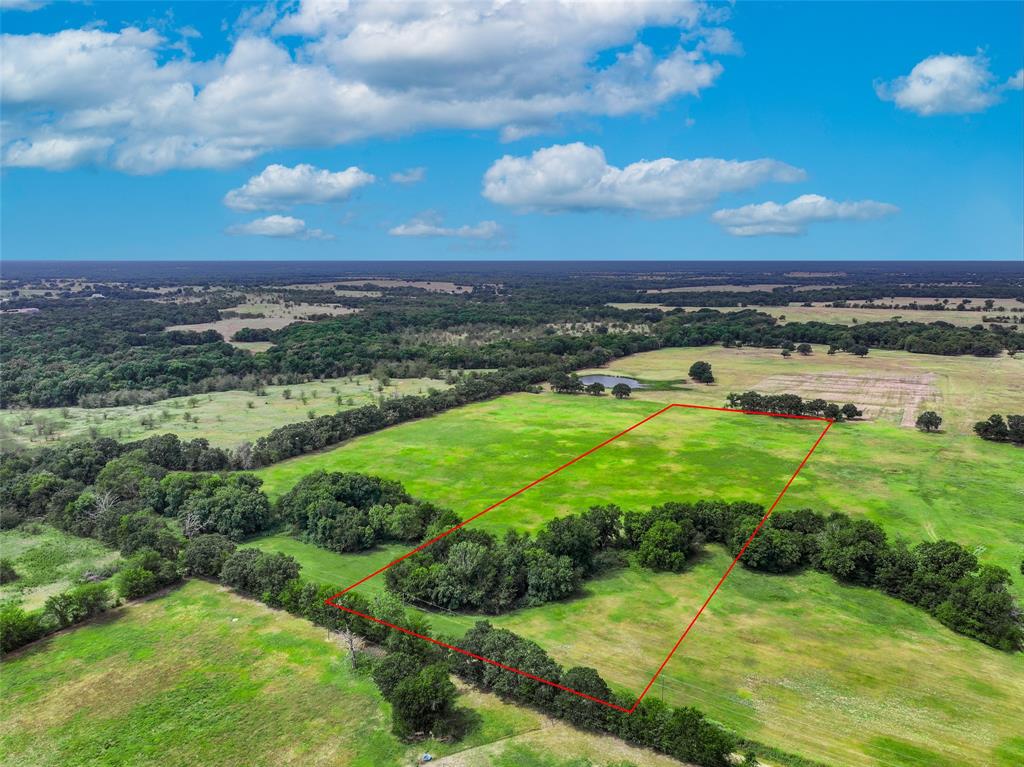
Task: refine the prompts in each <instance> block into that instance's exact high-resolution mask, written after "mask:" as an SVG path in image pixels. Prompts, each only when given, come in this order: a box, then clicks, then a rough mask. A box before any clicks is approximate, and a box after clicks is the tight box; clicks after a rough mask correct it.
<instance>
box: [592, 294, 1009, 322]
mask: <svg viewBox="0 0 1024 767" xmlns="http://www.w3.org/2000/svg"><path fill="white" fill-rule="evenodd" d="M916 300H917V301H918V302H920V303H926V300H925V299H920V298H919V299H916ZM1000 301H1001V302H1002V305H1005V306H1006V307H1007V308H1010V307H1011V306H1016V305H1017V304H1016V302H1015V301H1013V300H1012V299H1000ZM608 305H609V306H614V307H615V308H617V309H661V310H662V311H666V312H670V311H673V310H674V309H679V308H683V309H685V310H686V311H691V312H692V311H696V309H694V308H692V307H678V306H668V305H666V304H648V303H640V302H632V301H624V302H615V303H610V304H608ZM708 308H711V309H717V310H718V311H720V312H739V311H743V310H745V309H756V310H757V311H759V312H764V313H765V314H770V315H771V316H773V317H778V318H784V319H782V322H783V324H784V323H786V322H832V323H836V324H839V325H854V324H856V323H858V322H885V321H886V320H891V319H893V318H899V319H901V320H903V321H905V322H948V323H949V324H950V325H957V326H959V327H965V328H970V327H974V326H975V325H981V324H983V323H982V321H981V318H982V315H986V314H987V315H989V316H992V315H995V314H1001V312H997V311H995V310H993V311H991V312H958V311H956V310H955V309H948V310H943V311H940V310H937V309H838V308H835V307H832V306H800V305H796V306H712V307H708ZM1009 316H1010V317H1013V318H1014V323H1012V324H1024V316H1022V315H1021V314H1020V313H1019V312H1018V313H1015V314H1011V315H1009Z"/></svg>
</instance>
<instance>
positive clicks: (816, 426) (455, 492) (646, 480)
mask: <svg viewBox="0 0 1024 767" xmlns="http://www.w3.org/2000/svg"><path fill="white" fill-rule="evenodd" d="M688 393H689V392H687V393H686V394H688ZM644 396H645V397H646V399H643V400H625V401H618V400H615V399H613V398H611V397H601V398H596V397H587V396H575V397H574V396H567V395H555V394H541V395H531V394H517V395H510V396H506V397H502V398H500V399H497V400H493V401H490V402H486V403H480V404H474V405H469V406H466V407H463V408H459V409H457V410H452V411H448V412H446V413H442V414H440V415H437V416H434V417H432V418H429V419H424V420H421V421H416V422H411V423H406V424H402V425H400V426H396V427H394V428H391V429H386V430H384V431H380V432H377V433H375V434H370V435H367V436H365V437H360V438H358V439H355V440H352V441H350V442H348V443H345V444H343V445H341V446H339V447H338V448H335V449H333V450H329V451H325V452H323V453H318V454H314V455H308V456H302V457H300V458H295V459H292V460H289V461H284V462H282V463H279V464H275V465H274V466H270V467H268V468H266V469H263V470H261V471H259V472H258V474H259V476H261V477H262V478H263V479H264V482H265V485H264V487H265V489H266V490H267V492H268V493H269V494H270V495H271V496H277V495H280V494H281V493H283V492H285V491H287V490H288V489H289V488H291V487H292V486H293V485H294V484H295V483H296V482H298V481H299V479H301V478H302V477H303V476H305V475H306V474H308V473H310V472H312V471H316V470H320V469H323V470H327V471H361V472H366V473H369V474H376V475H379V476H382V477H386V478H388V479H396V480H399V481H401V482H403V483H404V484H405V486H406V488H407V489H408V490H409V492H411V493H412V494H413V495H416V496H418V497H421V498H426V499H429V500H431V501H434V502H436V503H439V504H442V505H445V506H448V507H450V508H452V509H454V510H455V512H456V513H457V514H459V515H460V516H461V517H462V518H463V519H465V518H468V517H469V516H471V515H473V514H475V513H477V512H479V511H481V510H483V509H485V508H486V507H487V506H489V505H491V504H493V503H495V502H496V501H498V500H500V499H502V498H504V497H505V496H507V495H508V494H510V493H512V492H514V491H515V490H517V489H519V488H520V487H522V486H523V485H525V484H526V483H528V482H530V481H532V480H533V479H536V478H537V477H540V476H541V475H543V474H545V473H546V472H548V471H551V470H552V469H554V468H555V467H557V466H560V465H561V464H563V463H565V462H566V461H568V460H570V459H572V458H573V457H575V456H577V455H579V454H580V453H582V452H583V451H585V450H587V449H589V448H591V447H593V446H594V445H596V444H598V443H600V442H601V441H603V440H604V439H607V438H608V437H610V436H612V435H613V434H616V433H617V432H619V431H621V430H623V429H625V428H627V427H628V426H630V425H631V424H633V423H636V422H637V421H639V420H640V419H642V418H644V417H645V416H647V415H650V414H651V413H653V412H655V411H656V410H658V409H659V408H660V407H662V406H663V405H664V402H665V400H666V399H668V400H669V401H671V400H670V398H677V399H679V400H684V399H687V397H686V396H684V395H683V394H679V393H677V392H666V391H661V392H649V393H645V395H644ZM655 396H657V397H658V400H657V401H656V400H655V399H653V397H655ZM820 426H821V424H820V422H816V421H792V420H788V419H777V418H767V417H762V416H744V415H736V414H728V413H708V412H703V411H693V410H684V409H679V408H676V409H673V410H671V411H669V412H668V413H666V414H664V415H662V416H659V417H658V418H656V419H654V420H652V421H650V422H648V423H646V424H644V425H643V426H641V427H639V428H638V429H636V430H635V431H633V432H631V433H630V434H628V435H626V436H625V437H623V438H622V439H620V440H618V441H616V442H615V443H612V444H611V445H609V446H607V447H606V448H602V449H601V450H600V451H598V452H596V453H594V454H593V455H591V456H588V457H587V458H584V459H583V460H581V461H579V462H578V463H576V464H574V465H573V466H571V467H569V468H568V469H566V470H565V471H563V472H561V473H560V474H558V475H556V476H554V477H552V478H550V479H548V480H546V481H545V482H543V483H541V484H540V485H538V486H536V487H534V488H532V489H530V490H528V491H526V492H525V493H523V494H522V495H521V496H519V497H517V498H515V499H513V500H511V501H509V502H508V503H506V504H504V505H502V506H500V507H498V508H497V509H495V510H493V511H491V512H488V513H487V514H485V515H484V516H483V517H481V518H480V519H479V520H477V521H476V522H473V523H472V524H473V525H474V526H478V527H482V528H487V529H491V530H495V531H498V532H500V531H502V530H504V529H507V528H510V527H511V528H516V529H521V530H533V529H536V528H537V527H538V526H539V525H540V524H542V523H543V522H544V521H545V520H547V519H551V518H552V517H555V516H558V515H561V514H567V513H578V512H581V511H584V510H585V509H587V508H589V507H590V506H591V505H594V504H601V503H617V504H619V505H621V506H623V507H624V508H627V509H630V508H646V507H648V506H650V505H652V504H657V503H664V502H666V501H672V500H678V501H695V500H701V499H709V498H717V499H722V500H731V501H736V500H748V501H754V502H758V503H762V504H765V505H768V504H770V503H771V502H772V501H773V500H774V498H775V496H776V495H777V494H778V492H779V491H780V490H781V489H782V487H783V485H784V484H785V483H786V481H787V480H788V479H789V477H790V475H791V474H792V473H793V471H794V469H796V467H797V465H798V464H799V462H800V460H801V459H802V458H803V456H804V455H805V454H806V452H807V450H808V449H809V448H810V446H811V444H812V443H813V442H814V440H815V438H816V437H817V434H818V432H819V430H820ZM1022 500H1024V451H1021V450H1020V449H1019V448H1015V447H1013V446H1011V445H999V444H992V443H987V442H983V441H982V440H980V439H978V438H976V437H967V436H961V435H956V434H921V433H919V432H917V431H915V430H910V429H902V428H900V427H898V426H895V425H893V424H890V423H886V422H861V423H851V424H845V423H843V424H836V425H835V426H833V427H832V429H831V430H830V431H829V433H828V436H827V437H825V439H824V440H823V441H822V443H821V445H820V446H819V448H818V450H817V451H816V452H815V454H814V455H813V456H812V458H811V459H810V461H809V462H808V463H807V465H806V467H805V468H804V469H803V471H802V472H801V473H800V475H799V477H797V479H796V481H795V482H794V483H793V485H792V486H791V488H790V490H789V492H788V493H787V494H786V496H785V497H784V498H783V501H782V503H781V504H780V506H779V508H780V509H795V508H803V507H809V508H812V509H815V510H816V511H821V512H832V511H841V512H846V513H848V514H852V515H854V516H858V515H863V516H866V517H868V518H869V519H873V520H875V521H877V522H878V523H879V524H881V525H882V526H883V527H884V528H885V529H886V530H887V531H888V533H889V534H890V535H891V536H897V535H902V536H904V537H905V538H906V539H907V540H908V541H909V542H910V543H912V544H914V543H917V542H919V541H922V540H936V539H938V538H948V539H950V540H954V541H957V542H959V543H962V544H964V545H966V546H970V547H976V548H977V551H978V554H979V557H980V559H981V561H983V562H992V563H994V564H999V565H1001V566H1003V567H1005V568H1006V569H1007V570H1009V571H1010V572H1011V573H1013V574H1014V589H1015V591H1016V593H1017V594H1018V595H1024V588H1022V585H1021V578H1020V577H1019V567H1020V560H1021V556H1022V552H1024V517H1022V515H1021V514H1020V513H1019V509H1020V508H1021V504H1022ZM368 572H369V571H368Z"/></svg>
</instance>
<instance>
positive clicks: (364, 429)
mask: <svg viewBox="0 0 1024 767" xmlns="http://www.w3.org/2000/svg"><path fill="white" fill-rule="evenodd" d="M546 378H547V372H546V371H544V372H537V371H534V370H517V371H512V372H507V373H490V374H486V375H479V376H470V377H468V378H466V379H464V380H463V381H461V382H460V383H458V384H456V385H455V386H453V387H452V388H450V389H447V390H445V391H431V392H430V393H428V394H425V395H423V396H412V395H410V396H406V397H395V398H393V399H389V400H385V401H384V402H382V403H381V404H380V405H367V406H365V407H359V408H354V409H352V410H344V411H342V412H339V413H335V414H333V415H324V416H320V417H318V418H314V419H312V420H308V421H302V422H299V423H293V424H289V425H287V426H282V427H280V428H278V429H274V430H273V431H272V432H271V433H270V434H268V435H267V436H266V437H260V438H259V440H257V441H256V444H255V446H254V447H253V449H252V451H251V455H250V456H249V464H250V465H249V466H248V467H246V468H251V467H253V466H266V465H269V464H271V463H276V462H277V461H282V460H284V459H286V458H291V457H293V456H296V455H302V454H304V453H311V452H314V451H316V450H321V449H323V448H325V447H327V446H329V445H334V444H337V443H338V442H343V441H345V440H347V439H351V438H352V437H356V436H359V435H361V434H368V433H369V432H373V431H378V430H380V429H384V428H387V427H389V426H394V425H395V424H399V423H402V422H404V421H410V420H413V419H416V418H425V417H427V416H430V415H434V414H436V413H440V412H443V411H445V410H450V409H451V408H454V407H459V406H461V405H465V404H468V403H470V402H480V401H482V400H485V399H490V398H492V397H497V396H499V395H501V394H507V393H509V392H516V391H531V390H534V388H535V386H536V384H537V383H538V382H540V381H543V380H545V379H546Z"/></svg>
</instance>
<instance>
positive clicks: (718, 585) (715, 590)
mask: <svg viewBox="0 0 1024 767" xmlns="http://www.w3.org/2000/svg"><path fill="white" fill-rule="evenodd" d="M674 407H682V408H691V409H694V410H715V411H717V412H720V413H741V414H743V415H760V416H768V417H770V418H794V419H800V420H803V421H822V422H824V423H825V428H824V429H822V430H821V433H820V434H819V435H818V438H817V439H816V440H815V441H814V444H813V445H811V449H810V450H808V451H807V454H806V455H805V456H804V458H803V460H802V461H800V465H799V466H797V467H796V471H794V472H793V474H792V476H790V478H789V481H788V482H786V485H785V487H783V488H782V490H781V491H780V492H779V494H778V495H777V496H776V497H775V501H774V502H773V503H772V505H771V506H770V507H768V511H766V512H765V514H764V516H763V517H761V521H760V522H758V523H757V527H755V528H754V532H752V533H751V534H750V537H749V538H747V540H746V541H745V542H744V544H743V546H742V547H741V548H740V550H739V553H738V554H736V556H735V557H734V558H733V560H732V562H730V563H729V567H727V568H726V570H725V572H724V573H722V577H721V578H719V579H718V583H716V584H715V587H714V588H713V589H711V593H710V594H708V597H707V599H705V600H704V604H702V605H701V606H700V609H698V610H697V612H696V613H695V614H694V616H693V618H691V619H690V622H689V623H688V624H687V626H686V628H685V629H684V630H683V633H682V634H681V635H680V637H679V639H677V640H676V643H675V645H673V646H672V649H671V650H669V653H668V655H666V656H665V660H663V661H662V662H661V665H660V666H659V667H658V670H657V671H656V672H655V673H654V676H652V677H651V681H649V682H648V683H647V686H646V687H644V691H643V692H641V693H640V695H639V697H637V699H636V701H634V703H633V706H632V707H631V708H624V707H623V706H620V705H618V704H616V703H612V702H611V701H608V700H602V699H601V698H596V697H594V696H593V695H587V694H586V693H585V692H580V691H579V690H574V689H572V688H571V687H566V686H565V685H561V684H558V683H557V682H552V681H551V680H549V679H543V678H541V677H539V676H535V675H533V674H531V673H529V672H527V671H522V670H520V669H517V668H513V667H512V666H506V665H505V664H504V663H499V662H498V661H496V660H491V659H490V658H485V657H484V656H482V655H477V654H476V653H472V652H470V651H469V650H464V649H462V648H461V647H456V646H455V645H450V644H448V643H447V642H442V641H440V640H437V639H434V638H433V637H428V636H424V635H423V634H418V633H416V632H415V631H410V630H409V629H407V628H403V627H402V626H396V625H395V624H394V623H389V622H388V621H383V620H381V619H380V618H375V617H373V616H372V615H367V614H366V613H362V612H359V611H358V610H353V609H352V608H350V607H345V606H344V605H339V604H337V603H336V602H335V601H334V600H336V599H337V598H338V597H340V596H342V595H343V594H346V593H348V592H349V591H351V590H352V589H354V588H355V587H356V586H359V585H361V584H363V583H366V581H368V580H370V579H371V578H374V577H376V576H378V575H380V574H381V573H382V572H384V571H385V570H387V569H388V568H389V567H393V566H395V565H397V564H398V563H399V562H401V561H402V560H404V559H407V558H409V557H411V556H412V555H413V554H415V553H416V552H418V551H422V550H423V549H425V548H426V547H427V546H430V545H431V544H432V543H436V542H437V541H439V540H441V539H442V538H444V537H445V536H446V535H450V534H452V533H453V532H455V531H456V530H458V529H459V528H460V527H465V526H466V525H468V524H469V523H470V522H472V521H473V520H474V519H479V518H480V517H482V516H483V515H484V514H486V513H487V512H489V511H493V510H494V509H496V508H498V507H499V506H501V505H502V504H503V503H505V502H507V501H510V500H512V499H513V498H515V497H516V496H517V495H520V494H522V493H525V492H526V491H527V490H529V489H530V488H531V487H534V486H535V485H539V484H540V483H541V482H543V481H544V480H546V479H549V478H550V477H553V476H554V475H556V474H558V473H559V472H560V471H562V470H563V469H567V468H569V467H570V466H572V465H573V464H574V463H576V462H577V461H579V460H582V459H583V458H586V457H587V456H588V455H590V454H591V453H594V452H596V451H598V450H600V449H601V448H602V447H604V446H605V445H609V444H611V443H612V442H614V441H615V440H617V439H619V438H620V437H623V436H625V435H626V434H629V432H631V431H633V429H635V428H637V427H638V426H642V425H643V424H645V423H647V422H648V421H650V420H652V419H654V418H657V417H658V416H659V415H661V414H662V413H666V412H668V411H669V410H671V409H672V408H674ZM833 423H835V421H833V420H832V419H830V418H820V417H818V416H811V415H789V414H785V413H762V412H760V411H756V410H737V409H734V408H727V407H709V406H707V405H686V404H682V403H674V404H671V405H666V406H665V407H663V408H662V409H661V410H659V411H657V412H656V413H651V415H649V416H647V417H646V418H644V419H643V420H642V421H637V422H636V423H635V424H633V425H632V426H630V427H629V428H628V429H623V430H622V431H620V432H619V433H618V434H616V435H615V436H613V437H609V438H608V439H606V440H605V441H604V442H602V443H601V444H599V445H595V446H594V447H592V448H590V450H588V451H586V452H585V453H580V454H579V455H578V456H576V457H575V458H573V459H572V460H571V461H567V462H566V463H563V464H562V465H561V466H559V467H558V468H557V469H552V470H551V471H549V472H548V473H547V474H545V475H543V476H541V477H538V478H537V479H535V480H533V482H530V483H529V484H528V485H523V486H522V487H521V488H519V489H518V490H516V491H515V492H514V493H512V494H511V495H506V496H505V497H504V498H502V499H501V500H500V501H498V502H497V503H492V504H491V505H490V506H488V507H487V508H486V509H484V510H483V511H480V512H477V513H476V514H474V515H473V516H471V517H470V518H469V519H466V520H464V521H462V522H460V523H459V524H457V525H455V526H454V527H452V528H451V529H449V530H445V531H444V532H443V533H441V534H440V535H438V536H435V537H434V538H431V539H430V540H429V541H426V542H425V543H421V544H420V545H419V546H417V547H416V548H414V549H413V550H412V551H410V552H409V553H407V554H403V555H402V556H400V557H399V558H398V559H396V560H395V561H393V562H390V563H389V564H386V565H384V567H381V568H380V569H378V570H375V571H374V572H372V573H370V574H369V575H367V576H366V577H365V578H360V579H359V580H358V581H356V582H355V583H353V584H352V585H351V586H348V587H347V588H344V589H342V590H341V591H339V592H338V593H337V594H334V595H332V596H331V597H329V598H328V599H326V600H325V602H326V604H329V605H330V606H331V607H337V608H338V609H339V610H344V611H345V612H348V613H352V614H353V615H358V616H359V617H360V618H366V619H367V620H371V621H373V622H375V623H379V624H381V625H382V626H387V627H389V628H393V629H395V630H397V631H401V632H402V633H404V634H408V635H409V636H414V637H417V638H418V639H423V640H424V641H427V642H430V643H432V644H436V645H438V646H440V647H444V648H445V649H447V650H451V651H452V652H457V653H460V654H462V655H466V656H468V657H470V658H475V659H476V660H479V661H483V662H484V663H489V664H491V665H492V666H497V667H498V668H501V669H504V670H505V671H511V672H513V673H516V674H519V675H521V676H525V677H527V678H529V679H533V680H534V681H536V682H542V683H543V684H546V685H548V686H550V687H555V688H557V689H559V690H564V691H565V692H571V693H572V694H574V695H579V696H580V697H581V698H586V699H587V700H592V701H594V702H595V703H600V704H601V705H602V706H608V707H609V708H614V709H615V710H617V711H622V712H623V713H626V714H632V713H633V712H634V711H636V707H637V706H639V705H640V701H642V700H643V699H644V696H645V695H647V693H648V691H650V689H651V687H652V686H653V685H654V682H655V681H656V680H657V679H658V677H659V676H661V672H662V671H664V670H665V666H667V665H668V662H669V661H670V660H672V656H673V655H675V652H676V650H678V649H679V645H681V644H682V643H683V640H684V639H686V635H687V634H689V633H690V629H692V628H693V625H694V624H695V623H696V622H697V619H698V618H700V616H701V613H703V612H704V608H705V607H707V606H708V603H709V602H710V601H711V600H712V598H713V597H714V596H715V594H717V593H718V590H719V589H720V588H721V587H722V584H723V583H724V582H725V579H726V578H728V577H729V573H731V572H732V569H733V568H734V567H735V566H736V563H737V562H739V560H740V557H742V556H743V552H745V551H746V550H747V547H748V546H749V545H750V542H751V541H752V540H754V538H755V537H756V536H757V534H758V533H759V532H760V531H761V528H762V527H763V526H764V523H765V522H767V521H768V517H770V516H771V515H772V512H773V511H775V507H776V506H778V505H779V501H781V500H782V496H784V495H785V494H786V491H787V490H789V486H790V485H792V484H793V480H795V479H796V477H797V475H798V474H799V473H800V471H801V469H803V468H804V465H806V463H807V461H808V459H810V457H811V454H812V453H813V452H814V451H815V450H816V449H817V447H818V445H819V444H821V440H823V439H824V438H825V435H826V434H827V433H828V430H829V429H831V428H832V424H833Z"/></svg>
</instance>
